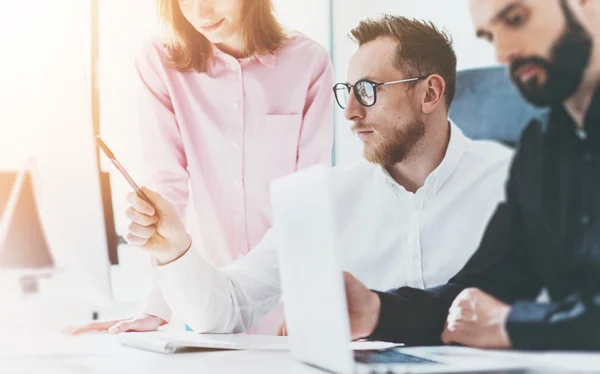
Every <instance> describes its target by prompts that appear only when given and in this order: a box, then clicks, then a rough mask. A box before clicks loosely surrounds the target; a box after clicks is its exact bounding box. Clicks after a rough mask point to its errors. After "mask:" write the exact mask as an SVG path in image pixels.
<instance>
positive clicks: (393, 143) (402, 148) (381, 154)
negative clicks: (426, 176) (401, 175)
mask: <svg viewBox="0 0 600 374" xmlns="http://www.w3.org/2000/svg"><path fill="white" fill-rule="evenodd" d="M423 136H425V124H424V123H423V121H421V120H415V121H414V122H411V123H410V124H408V125H407V126H405V127H404V128H396V129H394V131H393V132H392V133H391V134H390V135H389V136H386V138H385V142H384V144H382V145H381V146H379V147H378V148H377V149H375V150H374V151H373V152H371V153H367V152H366V150H365V158H366V159H367V161H369V162H371V163H374V164H378V165H381V166H383V167H389V166H392V165H394V164H397V163H399V162H402V161H403V160H404V159H405V158H406V156H408V155H409V154H410V153H411V151H412V150H413V148H414V146H415V144H417V142H418V141H419V140H421V138H423Z"/></svg>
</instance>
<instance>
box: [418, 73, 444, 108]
mask: <svg viewBox="0 0 600 374" xmlns="http://www.w3.org/2000/svg"><path fill="white" fill-rule="evenodd" d="M423 85H424V86H425V96H424V97H423V102H422V108H423V113H425V114H431V113H432V112H433V111H434V110H435V108H437V107H438V106H439V105H445V98H446V81H445V80H444V78H442V77H441V76H440V75H437V74H432V75H430V76H428V77H427V78H425V81H424V82H423Z"/></svg>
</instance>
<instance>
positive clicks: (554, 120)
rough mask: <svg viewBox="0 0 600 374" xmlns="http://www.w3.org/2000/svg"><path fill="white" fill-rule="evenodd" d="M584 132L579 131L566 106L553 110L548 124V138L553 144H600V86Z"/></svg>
mask: <svg viewBox="0 0 600 374" xmlns="http://www.w3.org/2000/svg"><path fill="white" fill-rule="evenodd" d="M583 125H584V131H583V132H582V131H581V130H578V129H577V126H576V124H575V121H573V118H572V117H571V115H570V114H569V113H567V110H566V109H565V107H564V105H562V104H561V105H557V106H554V107H552V108H551V110H550V117H549V123H548V136H549V138H550V139H551V141H552V142H553V144H561V145H564V144H569V143H570V144H571V145H573V146H575V147H577V146H579V141H580V140H588V141H590V142H591V143H592V144H600V85H599V86H598V87H597V88H596V91H595V92H594V95H593V96H592V100H591V102H590V105H589V107H588V110H587V112H586V114H585V116H584V121H583Z"/></svg>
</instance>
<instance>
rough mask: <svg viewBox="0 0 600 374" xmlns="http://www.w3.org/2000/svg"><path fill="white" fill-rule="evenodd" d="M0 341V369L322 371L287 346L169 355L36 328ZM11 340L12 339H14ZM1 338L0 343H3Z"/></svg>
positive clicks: (267, 373) (170, 372)
mask: <svg viewBox="0 0 600 374" xmlns="http://www.w3.org/2000/svg"><path fill="white" fill-rule="evenodd" d="M13 339H15V340H13V344H11V346H10V347H7V346H6V345H7V343H8V342H6V341H4V343H0V352H2V353H0V373H2V374H4V373H19V374H21V373H32V374H33V373H36V374H37V373H52V374H54V373H127V374H132V373H148V374H152V373H157V374H158V373H160V374H165V373H167V374H175V373H178V374H179V373H181V374H184V373H195V374H197V373H257V374H258V373H260V374H270V373H273V374H281V373H297V374H313V373H319V374H322V373H323V372H321V371H320V370H317V369H314V368H311V367H309V366H306V365H302V364H300V363H298V362H296V361H295V360H294V359H293V358H292V357H291V355H290V354H289V353H288V352H280V351H279V352H278V351H271V352H264V351H253V352H250V351H211V352H207V351H205V352H201V351H194V352H185V353H177V354H172V355H163V354H158V353H152V352H146V351H142V350H138V349H133V348H127V347H124V346H121V345H120V344H119V343H118V342H117V341H116V339H115V337H114V336H110V335H106V334H93V335H86V336H80V337H65V336H60V335H57V334H39V335H38V336H37V338H36V339H34V338H32V337H22V338H20V339H18V338H13ZM15 342H16V344H14V343H15ZM2 344H4V346H3V345H2Z"/></svg>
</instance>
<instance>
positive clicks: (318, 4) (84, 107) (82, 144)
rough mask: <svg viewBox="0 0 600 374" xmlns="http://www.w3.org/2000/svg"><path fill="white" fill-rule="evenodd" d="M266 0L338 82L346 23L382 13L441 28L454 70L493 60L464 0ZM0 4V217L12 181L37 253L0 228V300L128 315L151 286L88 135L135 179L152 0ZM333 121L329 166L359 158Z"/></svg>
mask: <svg viewBox="0 0 600 374" xmlns="http://www.w3.org/2000/svg"><path fill="white" fill-rule="evenodd" d="M275 2H276V7H277V13H278V15H279V17H280V20H281V21H282V22H283V23H284V24H285V25H286V26H287V27H288V28H289V29H290V30H298V31H300V32H303V33H305V34H307V35H309V36H310V37H312V38H313V39H315V40H317V41H318V42H320V43H321V44H322V45H323V46H324V47H326V48H327V49H328V50H329V51H330V53H331V57H332V60H333V64H334V70H335V80H336V81H344V80H345V77H346V70H347V63H348V61H349V58H350V56H351V54H352V53H353V51H354V49H355V45H354V44H353V43H352V42H351V41H350V39H349V38H348V31H349V30H350V29H351V28H353V27H354V26H356V25H357V23H358V21H359V20H360V19H362V18H364V17H367V16H373V15H376V14H379V13H384V12H386V13H393V14H400V15H404V16H411V17H416V18H422V19H427V20H431V21H433V22H434V23H435V24H436V25H438V26H441V27H442V28H444V29H445V30H446V31H448V32H449V33H450V34H451V35H452V36H453V38H454V40H455V44H454V46H455V50H456V53H457V55H458V68H459V69H466V68H473V67H481V66H489V65H493V64H494V55H493V49H492V47H491V46H489V45H487V44H485V43H484V42H482V41H479V40H477V39H476V38H475V35H474V32H473V29H472V25H471V19H470V16H469V13H468V8H467V0H453V1H448V0H427V1H414V0H369V1H366V0H302V1H297V0H276V1H275ZM0 9H1V10H2V11H1V12H0V40H1V43H0V46H1V48H2V54H1V56H0V187H2V190H0V217H2V218H0V224H2V223H6V222H7V221H8V220H7V217H8V216H7V214H6V212H7V211H9V210H10V209H8V208H9V207H8V206H7V205H10V204H8V202H9V200H10V199H9V197H10V195H11V193H12V194H13V195H14V194H15V193H16V192H15V188H14V186H15V183H16V182H17V181H19V180H20V181H21V186H22V188H20V189H19V191H20V193H21V194H22V196H23V197H22V199H17V201H26V200H27V199H29V200H31V201H35V202H36V204H33V207H32V208H31V209H34V210H36V209H37V210H38V211H39V222H36V221H35V220H25V221H26V225H30V227H31V228H32V230H34V229H35V230H37V231H35V230H34V231H35V232H37V234H35V235H33V236H36V238H37V239H36V240H37V242H35V243H34V242H33V241H32V244H31V251H32V252H31V253H37V255H36V256H37V257H36V258H37V259H40V261H41V262H40V263H38V264H28V263H26V261H25V259H19V258H15V257H14V254H12V255H11V254H9V253H6V252H7V251H8V250H7V249H6V248H9V247H10V246H8V245H5V246H4V248H5V250H4V252H3V246H2V245H1V244H2V243H1V239H2V230H0V274H3V276H2V277H3V278H6V279H8V280H7V281H6V282H7V283H6V284H12V286H1V287H0V297H1V298H4V300H7V298H10V297H14V298H15V299H19V300H24V299H26V298H27V297H29V296H28V295H30V294H38V296H37V297H38V298H39V297H40V296H39V295H40V294H42V293H40V292H38V291H39V289H41V288H44V287H46V288H55V289H57V290H58V289H60V290H61V293H60V294H61V298H63V299H62V300H60V301H61V302H62V303H63V304H64V305H68V307H65V308H64V310H69V313H68V314H67V315H65V314H64V313H62V312H57V313H56V315H55V316H54V317H48V318H59V319H60V318H62V319H64V320H68V321H69V322H72V323H75V322H78V321H85V320H88V319H90V318H92V317H96V316H98V314H99V316H100V318H110V317H112V316H111V314H110V313H119V314H128V313H131V311H132V310H134V309H135V306H136V304H137V302H138V301H140V300H141V299H143V298H144V297H145V295H146V292H147V291H148V288H149V286H150V272H149V271H150V263H149V260H148V258H147V256H146V255H144V254H143V253H141V252H140V251H139V250H136V249H135V248H132V247H130V246H128V245H126V244H123V243H122V241H121V240H119V236H120V234H121V233H122V232H123V231H124V229H125V228H126V226H127V223H128V222H127V220H126V218H125V217H124V215H123V212H124V210H125V208H126V204H125V199H124V197H125V195H126V193H127V192H129V191H130V187H129V186H128V185H127V184H126V182H125V181H124V180H123V178H122V177H120V176H119V175H118V174H117V171H116V169H115V168H114V167H113V166H112V165H111V164H110V162H109V161H108V160H107V159H106V158H105V157H98V153H97V150H96V147H95V145H94V143H93V135H95V134H101V135H102V137H103V138H104V139H105V141H106V142H107V144H109V145H110V146H111V148H112V149H113V151H114V152H115V154H116V156H117V157H118V158H119V159H120V161H121V163H122V164H123V165H124V166H125V168H126V169H127V170H128V171H129V172H130V174H131V175H132V176H133V178H134V179H140V178H141V170H140V160H139V157H140V144H139V143H138V128H137V126H136V113H135V107H136V97H135V93H134V86H135V79H136V76H135V71H134V64H133V62H134V56H135V55H136V53H137V51H138V49H139V48H140V45H141V43H142V41H144V40H145V39H147V38H149V37H150V36H152V35H154V34H157V33H158V32H159V31H160V27H159V24H158V21H157V15H156V6H155V1H153V0H53V1H48V0H29V1H14V0H0ZM334 118H335V152H334V154H333V159H334V163H335V164H338V165H343V164H348V163H354V162H357V161H361V160H362V147H361V144H360V142H359V141H358V139H356V138H355V137H354V136H353V135H352V133H351V132H350V130H349V124H348V123H347V122H346V121H345V120H344V118H343V115H342V112H341V111H340V110H339V109H337V107H336V109H335V113H334ZM23 170H26V171H29V172H28V173H25V174H23ZM20 177H21V179H19V178H20ZM28 186H29V187H28ZM13 210H14V209H13ZM17 210H18V209H17ZM3 212H4V214H3ZM4 226H5V231H7V230H8V231H10V230H9V229H6V226H7V225H6V224H5V225H4ZM6 235H8V234H6V233H5V236H6ZM33 236H32V238H33ZM30 239H31V238H30ZM10 240H16V239H14V238H13V239H11V238H8V239H6V238H5V241H6V242H8V243H10ZM40 243H41V244H40ZM45 246H46V247H47V248H48V251H47V252H49V253H50V255H49V256H46V257H44V256H43V255H41V254H40V253H41V252H43V251H44V247H45ZM11 256H12V257H11ZM19 261H21V262H19ZM24 268H29V269H28V270H26V271H24ZM23 274H26V276H24V275H23ZM48 277H50V278H52V279H53V282H50V281H48V282H45V281H44V279H46V278H48ZM67 291H68V292H67ZM50 294H52V293H50ZM10 295H12V296H10ZM52 298H53V299H52V300H56V296H52ZM81 300H85V302H86V303H85V304H81V303H80V302H79V301H81ZM0 304H2V302H0ZM75 304H77V305H78V307H77V308H74V307H73V305H75ZM82 305H83V306H82ZM106 310H111V311H115V310H118V312H110V313H109V312H105V311H106ZM0 313H2V312H0ZM5 313H6V312H5ZM18 313H20V312H18ZM6 317H7V316H2V315H0V318H2V319H4V318H6Z"/></svg>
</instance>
